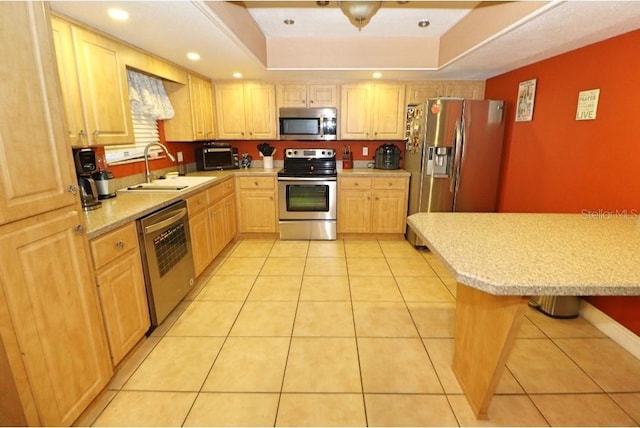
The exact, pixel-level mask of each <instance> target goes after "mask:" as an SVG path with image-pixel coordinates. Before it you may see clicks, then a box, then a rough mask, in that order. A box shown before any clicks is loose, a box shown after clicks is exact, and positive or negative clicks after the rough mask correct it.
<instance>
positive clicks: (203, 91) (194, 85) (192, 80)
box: [189, 74, 215, 140]
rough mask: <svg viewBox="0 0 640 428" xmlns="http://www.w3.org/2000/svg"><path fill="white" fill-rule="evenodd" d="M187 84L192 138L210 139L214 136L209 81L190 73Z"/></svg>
mask: <svg viewBox="0 0 640 428" xmlns="http://www.w3.org/2000/svg"><path fill="white" fill-rule="evenodd" d="M189 85H190V89H191V114H192V117H193V136H194V138H193V139H194V140H211V139H213V138H214V137H215V132H214V128H213V117H214V115H213V100H212V97H213V94H212V92H211V82H210V81H209V80H205V79H202V78H200V77H198V76H195V75H193V74H191V75H189Z"/></svg>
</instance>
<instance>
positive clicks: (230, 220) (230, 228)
mask: <svg viewBox="0 0 640 428" xmlns="http://www.w3.org/2000/svg"><path fill="white" fill-rule="evenodd" d="M224 215H225V226H226V236H227V239H226V241H227V244H228V243H229V242H231V241H232V240H233V238H235V237H236V234H237V233H238V226H237V222H236V199H235V196H234V195H229V196H227V197H226V198H224Z"/></svg>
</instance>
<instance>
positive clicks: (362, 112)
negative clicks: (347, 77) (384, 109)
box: [338, 84, 372, 140]
mask: <svg viewBox="0 0 640 428" xmlns="http://www.w3.org/2000/svg"><path fill="white" fill-rule="evenodd" d="M371 96H372V89H371V86H370V85H366V84H354V85H342V94H341V102H340V122H339V124H338V128H339V132H340V139H342V140H368V139H371V137H372V136H371V135H370V132H371V105H372V99H371Z"/></svg>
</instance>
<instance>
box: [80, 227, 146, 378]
mask: <svg viewBox="0 0 640 428" xmlns="http://www.w3.org/2000/svg"><path fill="white" fill-rule="evenodd" d="M90 246H91V252H92V254H93V261H94V266H95V268H96V278H97V280H98V293H99V296H100V304H101V307H102V316H103V319H104V324H105V327H106V331H107V338H108V340H109V348H110V349H111V360H112V362H113V365H114V366H115V365H117V364H118V363H119V362H120V361H122V359H123V358H124V357H125V356H126V355H127V354H128V353H129V351H131V349H133V347H134V346H135V345H136V344H137V343H138V342H139V341H140V339H142V338H143V337H144V334H145V333H146V331H147V330H148V329H149V326H150V321H149V306H148V305H147V294H146V288H145V284H144V276H143V273H142V262H141V260H140V247H139V245H138V234H137V232H136V225H135V223H130V224H128V225H127V226H124V227H122V228H120V229H117V230H114V231H112V232H109V233H108V234H106V235H103V236H100V237H99V238H96V239H94V240H92V241H91V243H90Z"/></svg>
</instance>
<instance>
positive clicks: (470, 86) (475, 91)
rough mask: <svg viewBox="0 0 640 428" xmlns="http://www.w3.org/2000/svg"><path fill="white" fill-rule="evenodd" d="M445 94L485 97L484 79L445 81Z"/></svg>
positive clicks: (459, 96) (471, 97)
mask: <svg viewBox="0 0 640 428" xmlns="http://www.w3.org/2000/svg"><path fill="white" fill-rule="evenodd" d="M444 96H446V97H456V98H467V99H471V100H481V99H483V98H484V80H470V81H453V82H445V83H444Z"/></svg>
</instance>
